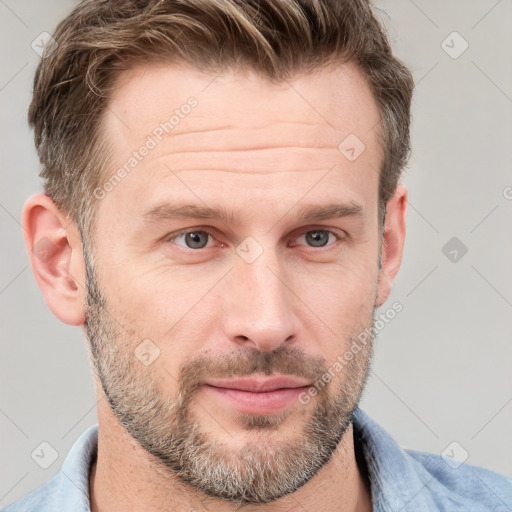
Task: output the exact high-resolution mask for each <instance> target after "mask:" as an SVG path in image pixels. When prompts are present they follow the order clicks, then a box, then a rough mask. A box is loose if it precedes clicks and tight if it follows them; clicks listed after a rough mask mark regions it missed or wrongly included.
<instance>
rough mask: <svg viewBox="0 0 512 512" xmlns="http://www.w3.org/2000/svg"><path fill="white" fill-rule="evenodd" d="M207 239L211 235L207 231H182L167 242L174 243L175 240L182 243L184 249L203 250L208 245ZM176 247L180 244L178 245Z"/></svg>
mask: <svg viewBox="0 0 512 512" xmlns="http://www.w3.org/2000/svg"><path fill="white" fill-rule="evenodd" d="M209 237H211V234H210V233H208V232H207V231H202V230H197V231H183V232H181V233H178V234H177V235H173V237H172V238H169V239H168V241H169V242H174V243H176V241H177V240H180V241H182V242H184V244H185V245H184V247H186V248H187V249H204V248H205V247H206V246H207V244H208V238H209ZM177 245H182V244H181V243H178V244H177Z"/></svg>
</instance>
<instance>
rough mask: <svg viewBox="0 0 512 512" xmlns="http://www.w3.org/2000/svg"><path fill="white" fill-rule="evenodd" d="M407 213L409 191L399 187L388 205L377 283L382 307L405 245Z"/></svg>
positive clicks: (378, 299) (378, 296)
mask: <svg viewBox="0 0 512 512" xmlns="http://www.w3.org/2000/svg"><path fill="white" fill-rule="evenodd" d="M406 211H407V189H406V188H405V186H404V185H398V186H397V188H396V190H395V193H394V194H393V197H392V198H391V199H390V200H389V201H388V202H387V205H386V222H385V230H384V239H383V241H382V251H381V258H380V263H381V270H380V272H379V279H378V283H377V303H376V305H377V306H379V307H380V306H382V304H384V302H386V300H387V298H388V297H389V293H390V291H391V285H392V284H393V281H394V279H395V276H396V274H397V273H398V269H399V268H400V263H401V262H402V253H403V249H404V243H405V215H406Z"/></svg>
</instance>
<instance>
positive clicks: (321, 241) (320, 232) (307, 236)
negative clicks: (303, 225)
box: [297, 229, 341, 247]
mask: <svg viewBox="0 0 512 512" xmlns="http://www.w3.org/2000/svg"><path fill="white" fill-rule="evenodd" d="M301 238H304V240H305V241H306V244H307V245H309V246H310V247H325V246H326V245H327V244H328V242H329V238H330V239H331V240H333V242H336V241H337V240H340V239H341V237H340V236H338V235H337V234H336V233H334V232H333V231H329V230H327V229H315V230H312V231H307V232H306V233H303V234H302V235H300V236H299V237H298V238H297V240H300V239H301ZM329 245H332V244H329Z"/></svg>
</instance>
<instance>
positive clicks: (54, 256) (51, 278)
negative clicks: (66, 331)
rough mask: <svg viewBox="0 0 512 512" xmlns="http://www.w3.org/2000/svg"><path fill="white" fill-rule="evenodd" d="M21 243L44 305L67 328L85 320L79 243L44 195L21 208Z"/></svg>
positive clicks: (70, 225)
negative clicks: (25, 249)
mask: <svg viewBox="0 0 512 512" xmlns="http://www.w3.org/2000/svg"><path fill="white" fill-rule="evenodd" d="M23 228H24V230H25V244H26V247H27V251H28V256H29V259H30V265H31V267H32V272H33V273H34V277H35V279H36V281H37V284H38V285H39V288H41V291H42V292H43V296H44V298H45V301H46V304H47V305H48V307H49V308H50V310H51V311H52V312H53V314H54V315H55V316H57V318H59V319H60V320H61V321H62V322H64V323H66V324H69V325H82V324H83V323H84V320H85V309H84V304H85V264H84V261H83V249H82V241H81V239H80V235H79V232H78V229H77V228H76V225H75V224H74V222H72V221H70V219H69V218H68V217H67V216H66V215H65V214H63V213H62V212H61V211H60V210H59V209H58V208H57V206H56V205H55V203H54V202H53V201H52V200H51V199H50V198H49V197H48V196H47V195H45V194H36V195H34V196H32V197H31V198H29V199H28V201H27V202H26V203H25V206H24V207H23Z"/></svg>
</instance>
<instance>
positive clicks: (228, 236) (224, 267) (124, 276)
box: [23, 63, 407, 512]
mask: <svg viewBox="0 0 512 512" xmlns="http://www.w3.org/2000/svg"><path fill="white" fill-rule="evenodd" d="M191 96H193V97H194V98H195V99H196V100H197V105H196V106H195V107H194V108H193V109H191V111H190V113H189V114H188V115H186V116H184V117H183V118H180V122H179V123H178V124H177V125H176V126H175V127H174V128H173V129H172V132H171V133H170V134H169V135H167V136H166V137H165V138H163V139H162V140H161V141H160V142H159V143H158V144H157V145H156V147H154V148H152V149H151V150H150V151H149V152H148V154H147V156H145V157H144V158H143V159H141V161H140V162H138V164H137V166H136V167H135V168H134V169H133V171H132V172H130V173H129V174H128V175H127V176H126V177H125V178H124V179H122V180H121V181H120V182H119V183H118V184H116V186H114V187H112V188H111V190H109V191H108V192H107V193H106V194H105V195H104V197H103V198H102V199H101V200H100V201H99V203H98V210H97V213H96V214H97V223H96V228H95V232H94V234H93V235H94V236H93V240H94V243H93V247H92V248H88V253H89V256H90V259H91V261H90V262H89V278H90V279H91V280H90V281H89V294H87V288H88V287H87V284H86V281H87V280H86V265H85V261H84V256H83V247H82V243H81V240H80V237H79V235H78V232H77V229H76V226H75V225H74V224H73V223H70V222H69V219H68V218H67V216H66V215H65V214H64V213H63V212H60V211H59V210H58V209H57V208H56V206H55V205H54V204H53V203H52V201H51V200H50V199H49V198H48V197H46V196H44V195H41V194H39V195H36V196H34V197H32V198H31V199H29V201H28V202H27V203H26V205H25V208H24V216H23V222H24V226H25V228H26V243H27V246H28V248H29V249H30V251H29V254H30V255H31V263H32V268H33V271H34V274H35V276H36V279H37V281H38V284H39V286H40V287H41V289H42V291H43V294H44V296H45V299H46V302H47V304H48V306H49V307H50V309H51V310H52V311H53V312H54V314H55V315H56V316H57V317H59V318H60V319H61V320H62V321H64V322H66V323H68V324H71V325H81V326H84V324H85V323H86V319H87V324H86V334H88V336H89V337H90V338H92V341H93V343H92V350H91V353H92V359H93V366H94V368H95V370H96V372H97V377H96V389H97V395H98V399H99V403H98V422H99V449H98V460H97V463H96V464H95V465H94V467H93V468H92V472H91V502H92V504H91V505H92V510H94V511H96V510H101V511H102V512H105V511H117V510H123V511H130V510H142V509H143V510H149V511H152V510H155V511H156V510H169V509H172V510H176V511H181V510H184V511H186V510H193V509H195V510H198V511H199V510H212V511H216V510H223V511H228V510H236V509H237V508H239V505H238V504H237V503H233V502H229V501H225V500H223V499H221V498H215V497H213V496H209V495H207V494H205V493H204V492H201V491H200V490H198V489H197V487H194V486H191V485H188V484H187V483H186V482H184V481H183V480H182V479H180V478H178V477H176V476H173V475H172V472H171V471H170V470H169V467H168V466H166V465H165V464H162V460H161V459H159V458H158V457H155V456H154V455H151V454H150V453H149V452H148V451H147V450H146V449H144V448H143V447H142V446H141V444H140V442H138V440H137V436H136V435H133V434H134V432H130V431H129V429H128V430H127V429H126V428H125V427H126V422H125V426H123V425H122V424H121V422H120V421H119V416H120V415H121V414H120V410H121V409H123V408H124V410H125V411H127V412H128V413H130V404H132V405H133V410H131V412H132V413H133V414H132V416H133V417H135V418H136V417H137V413H138V417H139V419H140V418H142V420H143V419H144V418H147V416H144V415H145V414H146V415H147V414H148V413H149V412H150V410H151V409H150V407H149V405H147V404H148V402H147V399H148V397H152V398H156V399H160V400H162V402H161V403H163V404H165V403H166V402H165V401H166V400H167V401H168V402H167V404H168V408H167V409H165V408H163V409H162V408H160V409H157V410H158V413H157V415H156V416H155V418H157V419H159V420H164V421H163V422H161V423H158V422H157V421H152V422H150V424H149V427H150V428H149V430H151V429H154V431H153V434H158V433H160V434H162V433H165V432H166V425H168V423H166V421H167V420H169V419H170V418H171V417H172V414H171V411H170V409H172V407H171V406H172V405H173V404H177V403H180V397H183V394H184V393H185V395H186V392H187V390H190V389H192V387H193V386H196V389H194V391H193V393H192V392H189V395H190V397H189V400H188V402H187V400H185V402H187V408H186V409H185V410H186V412H187V418H188V420H189V421H191V422H193V423H194V424H195V425H197V426H199V427H200V428H201V429H202V431H203V433H204V434H205V435H206V436H207V438H208V439H209V440H210V441H212V442H213V443H214V444H215V443H217V444H216V446H217V447H219V446H220V447H221V451H219V452H217V453H216V454H215V453H214V455H213V456H214V457H217V458H218V457H219V456H220V454H221V453H223V454H225V458H226V462H227V463H229V462H230V461H235V458H234V454H239V453H247V449H248V448H247V447H253V448H252V450H254V449H256V451H250V450H249V451H250V453H251V454H252V456H253V459H254V458H256V459H257V458H258V457H259V458H260V459H261V460H264V459H265V457H268V455H269V454H271V453H275V452H276V451H279V450H282V453H285V449H286V448H287V447H288V448H293V447H294V446H295V447H296V446H297V445H298V443H299V442H300V441H301V440H303V439H304V436H305V426H306V425H307V424H308V422H310V421H312V418H314V415H315V410H317V411H318V408H317V407H318V406H319V405H320V404H322V403H324V404H328V407H327V411H331V412H332V411H333V410H334V409H333V406H334V405H333V404H335V403H336V402H335V400H336V398H337V397H338V398H339V397H340V396H342V395H343V396H345V400H344V401H343V402H342V405H340V407H341V409H340V413H344V414H346V415H347V416H348V417H349V415H350V413H351V411H352V409H353V408H354V407H355V406H356V405H357V402H358V400H359V397H360V392H361V390H362V388H363V386H364V382H365V380H366V375H367V368H368V365H369V361H370V358H371V350H370V349H371V347H370V346H369V347H367V349H366V350H363V351H361V352H359V354H358V357H357V358H354V360H353V361H352V362H351V364H350V365H349V364H347V365H345V366H344V367H343V369H342V370H341V371H338V372H335V375H334V377H333V378H332V380H331V382H330V383H329V385H328V386H327V387H326V388H325V389H324V390H323V392H321V393H319V394H318V395H317V396H315V397H313V398H312V399H311V401H310V402H309V403H308V404H301V403H300V402H299V401H297V402H294V403H293V404H292V405H290V406H288V407H287V408H286V410H285V411H284V413H283V414H281V415H274V416H272V415H271V417H268V416H266V418H267V422H266V423H265V422H263V426H261V425H262V423H261V421H262V420H261V417H262V415H248V414H240V413H239V412H237V411H236V410H234V408H233V407H232V406H231V405H230V404H229V403H228V402H226V401H225V400H223V399H221V398H219V397H218V396H216V395H214V394H212V393H211V390H208V389H207V388H206V387H205V386H201V383H202V380H201V379H204V378H207V376H208V375H206V376H205V375H201V372H199V373H198V372H193V371H188V372H187V371H186V369H187V368H190V367H193V366H190V365H193V363H194V362H197V361H201V358H203V359H202V360H203V361H206V362H207V363H206V365H203V366H205V367H206V369H207V371H206V374H208V371H210V372H212V373H213V374H215V373H218V375H217V376H223V377H226V378H228V377H229V375H227V374H226V370H227V368H230V369H232V370H233V371H234V372H235V373H239V374H242V373H249V370H248V368H249V366H248V362H250V361H251V358H253V359H254V360H258V361H264V360H266V359H265V357H266V356H265V355H268V354H279V353H284V354H288V356H289V357H288V359H287V358H283V357H282V358H277V359H275V360H274V365H273V366H272V365H271V366H270V368H267V369H270V370H271V371H273V372H274V373H280V374H286V373H287V371H288V370H292V371H291V373H292V374H294V375H295V376H298V377H304V378H306V379H309V380H311V381H313V380H314V377H313V375H317V374H318V372H319V371H320V372H321V370H325V369H326V368H329V367H332V365H333V364H334V362H335V361H336V360H337V357H338V356H340V355H341V354H343V353H344V352H345V351H346V350H347V349H349V348H350V346H351V344H352V343H353V342H354V338H355V337H356V336H357V334H358V333H360V332H362V331H363V330H364V329H365V328H369V327H371V325H372V317H373V313H374V308H375V307H378V306H381V305H382V304H383V303H384V302H385V301H386V299H387V297H388V295H389V291H390V287H391V284H392V282H393V279H394V278H395V275H396V273H397V271H398V268H399V266H400V261H401V256H402V250H403V244H404V237H405V212H406V200H407V192H406V189H405V188H404V187H403V186H402V185H399V186H398V188H397V190H396V192H395V194H394V196H393V197H392V199H391V200H390V201H389V202H388V204H387V215H386V222H385V233H384V238H383V244H382V247H381V246H380V231H379V230H380V226H379V223H378V215H377V213H378V179H379V176H378V172H377V170H378V169H379V166H380V162H381V161H382V154H381V150H380V148H379V146H378V144H377V138H376V133H375V130H376V125H377V123H378V118H379V117H378V109H377V106H376V103H375V101H374V99H373V97H372V94H371V91H370V90H369V87H368V85H367V84H366V82H365V80H364V78H363V77H362V75H361V74H360V73H359V71H358V70H357V68H356V67H355V66H354V65H353V64H351V63H346V64H343V65H341V66H339V67H337V68H329V69H324V70H322V71H319V72H317V73H315V74H314V75H308V76H299V77H297V78H295V79H293V80H291V81H289V82H283V83H280V84H271V83H269V82H268V81H266V80H264V79H263V78H261V77H258V76H256V75H255V74H253V73H251V72H248V71H242V70H238V71H225V72H224V73H221V74H220V75H218V76H215V75H206V74H202V73H199V72H198V71H196V70H193V69H191V68H189V67H186V66H178V65H176V64H173V65H163V64H160V65H156V64H151V65H149V64H148V65H146V66H141V67H137V68H135V69H133V70H130V71H127V72H125V73H123V74H122V75H121V76H120V78H119V80H118V87H117V89H116V90H115V92H114V94H113V97H112V99H111V101H110V104H109V109H108V110H107V112H106V115H105V118H104V123H103V126H102V131H103V134H104V136H105V137H107V138H108V139H109V140H110V142H111V145H112V148H113V154H112V171H114V170H115V169H117V168H119V167H121V166H123V165H124V164H125V163H126V162H127V160H128V159H129V158H130V157H131V156H132V153H133V151H134V150H137V149H138V148H140V147H141V145H143V144H144V142H145V140H146V138H147V136H148V135H149V134H151V133H152V131H153V130H154V129H155V127H157V126H158V125H159V124H160V123H161V122H163V121H165V120H168V119H169V116H170V115H171V114H172V112H173V111H174V110H175V109H176V108H180V106H182V105H184V104H185V103H186V102H187V99H188V98H190V97H191ZM349 134H356V135H357V137H358V138H359V139H360V140H361V141H363V143H364V145H365V147H366V149H365V151H363V152H362V153H361V155H360V156H359V157H358V158H357V159H355V160H354V161H350V160H349V159H347V158H346V156H344V154H342V152H340V151H339V149H338V147H339V144H340V143H341V142H342V141H343V140H344V139H345V138H346V137H347V136H348V135H349ZM177 202H184V203H188V204H194V205H198V206H203V207H204V206H207V207H210V208H219V207H222V208H224V209H225V210H226V211H227V212H228V213H230V214H231V213H232V214H236V216H237V217H238V219H237V222H235V221H234V219H223V220H219V219H211V218H202V219H194V218H179V219H170V218H165V219H164V218H161V216H157V215H153V216H152V217H149V218H148V216H147V215H146V216H145V215H144V214H145V213H147V212H149V211H151V210H153V211H154V212H155V211H156V212H160V213H162V211H163V210H164V206H163V205H173V204H176V203H177ZM332 203H343V204H345V205H349V206H351V207H354V205H358V207H359V211H360V212H359V214H352V215H346V216H343V217H340V218H327V219H323V220H315V221H313V222H309V221H308V222H304V221H303V220H301V219H300V218H299V213H300V210H301V209H302V208H306V207H310V206H317V207H318V206H324V205H328V204H332ZM157 207H160V208H159V209H158V208H157ZM157 217H158V218H157ZM183 230H188V231H195V232H197V231H207V232H208V233H210V234H211V237H210V238H208V245H207V247H205V248H201V249H191V248H187V246H186V244H185V238H184V236H181V237H177V234H178V232H182V231H183ZM319 230H328V231H330V232H331V233H332V234H331V235H329V238H328V244H327V246H324V247H315V246H311V238H310V237H307V236H306V234H307V233H309V232H311V231H319ZM322 233H324V232H323V231H322ZM324 234H325V233H324ZM338 236H339V239H338ZM247 237H252V238H251V239H249V241H248V240H247ZM43 238H46V239H48V241H49V242H51V244H52V245H51V247H52V250H51V251H50V257H45V258H38V257H37V255H35V254H34V253H33V252H32V251H31V249H32V247H34V245H35V244H36V243H37V242H38V241H39V240H41V239H43ZM247 244H249V245H247ZM237 249H238V252H237ZM240 249H245V252H241V251H240ZM247 255H248V256H257V257H256V258H255V259H254V260H253V261H251V262H248V260H247ZM242 256H245V258H246V259H244V257H242ZM379 258H380V259H379ZM92 262H94V264H93V263H92ZM379 266H380V271H379ZM92 267H94V273H92V271H91V270H92ZM93 277H94V278H95V280H92V278H93ZM91 288H92V289H93V292H92V293H91ZM95 298H96V299H98V300H96V301H95V300H94V299H95ZM87 304H89V305H88V306H87ZM145 339H149V340H151V345H149V347H150V348H151V350H153V351H154V350H155V348H154V347H157V348H158V357H156V358H155V360H154V361H153V362H152V363H151V364H150V365H148V366H146V365H144V364H142V363H141V362H140V361H139V360H138V359H137V358H136V357H135V354H136V353H137V352H136V349H137V347H138V346H139V344H140V343H141V342H142V341H143V340H145ZM94 340H95V341H96V348H94V347H95V344H94ZM146 343H147V342H146ZM144 346H145V347H146V346H147V345H144ZM155 353H156V352H153V354H155ZM109 354H110V364H109ZM269 357H270V356H269ZM290 357H291V359H290ZM116 358H118V359H116ZM228 360H229V365H227V364H226V361H228ZM287 360H289V361H291V363H290V364H291V367H290V368H287V366H286V364H285V361H287ZM102 361H103V363H104V364H103V368H101V366H102V364H101V363H102ZM116 361H118V362H119V368H121V369H122V370H118V371H117V373H116V364H114V363H115V362H116ZM276 361H277V362H276ZM315 361H316V362H317V363H319V365H317V366H311V368H314V370H312V372H313V373H311V372H308V371H307V370H306V368H308V363H312V362H315ZM121 362H123V364H124V365H123V364H121ZM258 368H259V369H258V371H260V373H258V374H257V376H259V377H265V374H264V373H261V370H262V368H263V366H258ZM98 369H99V371H98ZM184 370H185V371H184ZM315 372H316V373H315ZM203 373H204V372H203ZM102 374H103V378H102V379H100V376H101V375H102ZM123 379H124V380H123ZM101 380H102V381H103V382H100V381H101ZM130 383H132V387H131V388H130V386H129V385H130ZM102 384H103V386H102ZM116 385H117V386H118V392H117V396H116V397H114V398H115V400H114V401H116V403H117V404H118V405H119V408H118V410H116V414H117V415H116V414H114V412H113V411H112V409H111V408H110V406H109V403H108V400H107V399H106V398H105V391H104V388H106V389H107V391H108V390H109V389H111V390H112V391H115V386H116ZM121 390H125V391H126V392H125V393H122V392H121ZM114 394H115V393H113V395H112V396H110V397H109V398H110V399H111V402H112V398H113V396H114ZM123 397H124V398H123ZM123 400H124V402H123ZM137 400H140V402H137ZM144 400H146V405H147V407H146V406H145V405H144ZM141 404H142V405H141ZM139 405H140V406H141V407H139V408H135V407H136V406H139ZM114 410H115V407H114ZM182 410H183V409H182ZM134 411H137V412H134ZM333 416H334V414H333ZM338 416H339V414H338ZM257 418H260V420H259V421H260V423H259V425H260V427H259V428H255V425H256V426H257V425H258V420H257ZM123 421H126V416H125V417H124V418H123ZM142 424H143V423H141V425H142ZM251 426H252V428H251ZM146 427H148V425H146ZM159 428H160V429H161V430H158V429H159ZM337 428H338V429H339V431H340V433H341V432H342V431H343V430H344V429H346V430H345V433H344V435H343V437H342V438H341V440H340V442H339V444H338V445H337V448H336V449H335V451H334V452H333V453H332V455H331V456H330V457H328V458H326V460H325V461H323V462H324V464H323V466H321V467H320V468H317V470H316V472H315V474H314V476H312V477H311V478H310V479H309V480H308V481H307V482H302V484H301V486H300V487H298V488H297V489H296V490H295V491H294V492H292V493H289V494H286V495H284V496H283V497H280V498H279V499H275V500H272V501H269V502H268V503H252V504H251V503H249V504H244V505H243V508H244V510H269V511H281V510H283V511H284V510H302V507H304V508H305V509H306V510H308V509H309V510H316V511H324V510H325V511H327V510H334V509H335V510H347V511H355V510H357V511H362V510H371V502H370V495H369V487H368V482H366V481H365V475H363V474H361V472H360V470H359V468H358V466H357V464H356V460H355V455H354V445H353V438H352V425H351V424H347V425H345V426H344V428H342V425H340V424H338V426H337ZM135 430H136V429H135ZM145 430H148V428H146V429H145ZM186 433H187V431H186V429H185V434H186ZM148 435H149V434H148ZM153 437H154V438H155V439H156V438H158V436H156V437H155V436H153ZM160 437H161V436H160ZM149 439H151V437H150V438H149ZM212 446H213V445H212ZM254 447H256V448H254ZM232 464H235V462H233V463H232ZM235 465H236V464H235ZM240 467H242V466H240ZM295 469H296V472H297V474H300V468H295ZM288 472H293V471H292V469H290V468H289V471H288Z"/></svg>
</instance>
